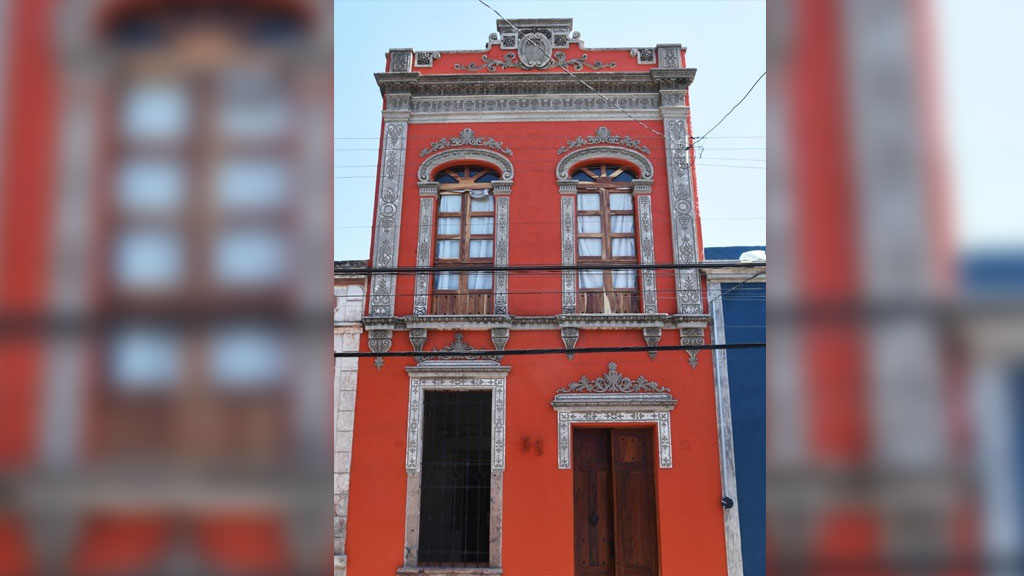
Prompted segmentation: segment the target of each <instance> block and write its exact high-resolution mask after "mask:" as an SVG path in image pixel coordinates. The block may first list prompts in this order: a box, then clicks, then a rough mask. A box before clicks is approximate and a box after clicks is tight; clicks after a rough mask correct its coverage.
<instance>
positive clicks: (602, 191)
mask: <svg viewBox="0 0 1024 576" xmlns="http://www.w3.org/2000/svg"><path fill="white" fill-rule="evenodd" d="M595 168H597V169H598V170H599V171H600V172H599V173H595V170H594V169H595ZM580 171H582V172H584V173H586V174H587V175H588V176H590V177H591V178H593V179H594V181H593V182H587V181H577V185H576V193H577V200H576V219H577V220H576V224H577V225H576V245H575V246H574V249H575V250H576V261H577V263H578V264H579V265H580V266H581V267H582V266H583V265H585V264H616V263H622V264H636V263H637V262H638V251H637V239H636V231H637V218H636V198H635V197H634V196H633V184H632V181H629V182H613V181H612V180H613V179H614V178H615V177H617V176H618V175H620V174H622V173H623V172H627V173H629V174H631V175H632V176H633V179H636V175H635V173H634V171H633V170H631V169H629V168H628V167H625V166H617V165H610V164H600V165H590V166H583V167H580V168H578V169H577V170H575V171H574V172H573V173H574V174H575V173H577V172H580ZM579 194H598V195H599V197H600V208H599V209H598V210H580V207H579V199H578V195H579ZM611 194H628V195H629V198H630V209H629V210H612V209H611V197H610V196H611ZM581 216H599V217H600V218H601V232H600V233H583V232H580V227H579V218H580V217H581ZM613 216H629V217H630V218H632V221H633V231H632V232H630V233H614V232H612V217H613ZM581 238H599V239H601V255H600V256H583V255H582V254H580V246H579V241H580V239H581ZM616 238H628V239H631V240H632V241H633V255H632V256H613V255H612V241H613V240H614V239H616ZM582 271H583V270H581V272H582ZM613 272H614V271H613V270H611V269H606V270H602V273H603V274H602V276H603V280H602V287H601V288H600V289H596V288H583V287H582V285H580V286H579V294H580V296H581V298H580V303H579V306H580V308H581V309H582V311H583V312H588V311H589V309H590V308H592V304H591V303H589V300H590V299H593V298H598V299H600V300H601V301H602V303H603V300H604V295H605V294H608V295H610V299H609V300H610V303H611V308H612V310H611V311H612V313H636V312H639V311H640V278H639V273H638V272H636V271H634V274H635V276H636V277H635V278H634V287H633V288H615V285H614V282H613ZM623 308H625V309H623ZM605 311H607V310H605Z"/></svg>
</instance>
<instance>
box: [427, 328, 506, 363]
mask: <svg viewBox="0 0 1024 576" xmlns="http://www.w3.org/2000/svg"><path fill="white" fill-rule="evenodd" d="M483 351H484V350H483V349H481V348H474V347H473V346H472V345H470V344H469V343H467V342H466V341H465V340H463V339H462V332H456V333H455V339H454V340H453V341H452V343H451V344H449V345H447V346H445V347H444V348H441V349H440V350H438V349H437V348H434V349H433V350H432V352H445V354H429V353H428V354H426V355H424V356H417V357H416V362H417V363H423V362H427V361H442V362H443V361H452V360H456V361H459V360H477V361H484V362H493V363H495V364H497V363H498V362H500V361H501V356H491V355H483V354H474V352H483Z"/></svg>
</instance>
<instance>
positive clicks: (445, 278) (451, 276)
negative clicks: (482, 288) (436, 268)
mask: <svg viewBox="0 0 1024 576" xmlns="http://www.w3.org/2000/svg"><path fill="white" fill-rule="evenodd" d="M434 289H435V290H458V289H459V273H458V272H438V273H437V274H434Z"/></svg>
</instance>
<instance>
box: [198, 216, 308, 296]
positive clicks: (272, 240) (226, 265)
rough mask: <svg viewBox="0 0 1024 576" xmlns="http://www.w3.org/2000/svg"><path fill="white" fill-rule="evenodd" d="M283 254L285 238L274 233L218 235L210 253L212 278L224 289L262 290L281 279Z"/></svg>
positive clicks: (285, 257) (285, 258) (241, 231)
mask: <svg viewBox="0 0 1024 576" xmlns="http://www.w3.org/2000/svg"><path fill="white" fill-rule="evenodd" d="M287 252H288V250H287V242H286V240H285V237H284V235H283V234H282V233H281V232H279V231H277V230H267V229H259V228H256V229H239V230H229V231H226V232H222V233H221V234H220V235H219V237H218V238H217V239H216V241H215V243H214V247H213V251H212V252H211V262H210V264H211V266H212V273H213V274H212V275H213V277H214V278H215V279H216V280H217V282H219V283H220V284H224V285H231V286H245V287H247V288H248V287H251V288H265V287H267V286H269V285H273V284H276V283H278V282H280V281H282V280H283V279H284V278H285V276H286V271H285V268H286V266H287V262H288V260H289V258H288V254H287Z"/></svg>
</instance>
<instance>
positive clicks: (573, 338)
mask: <svg viewBox="0 0 1024 576" xmlns="http://www.w3.org/2000/svg"><path fill="white" fill-rule="evenodd" d="M561 332H562V343H563V344H565V349H566V354H567V355H568V356H569V359H570V360H571V359H572V351H573V350H575V349H576V342H577V341H578V340H579V339H580V329H579V328H576V327H575V326H562V329H561Z"/></svg>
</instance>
